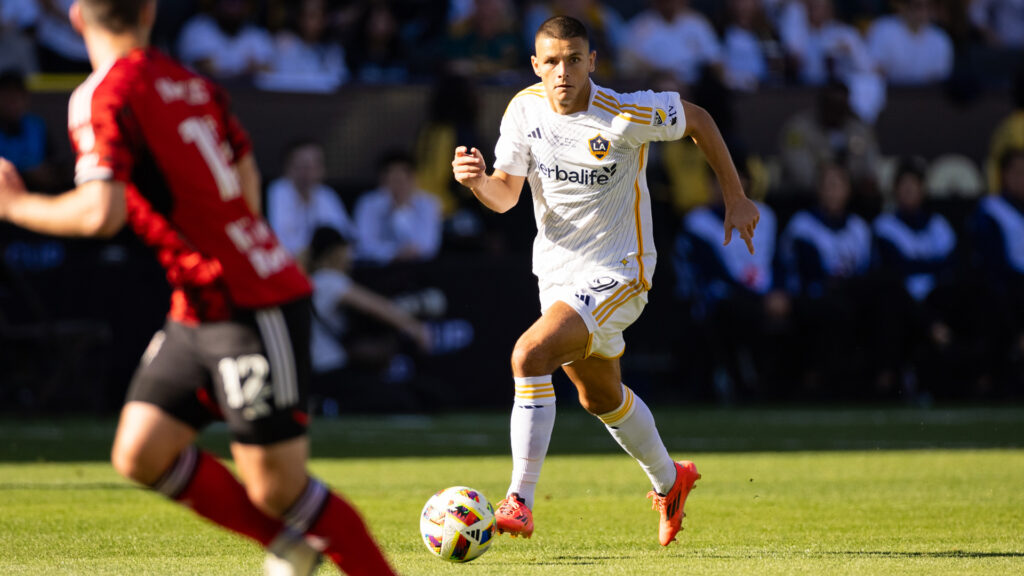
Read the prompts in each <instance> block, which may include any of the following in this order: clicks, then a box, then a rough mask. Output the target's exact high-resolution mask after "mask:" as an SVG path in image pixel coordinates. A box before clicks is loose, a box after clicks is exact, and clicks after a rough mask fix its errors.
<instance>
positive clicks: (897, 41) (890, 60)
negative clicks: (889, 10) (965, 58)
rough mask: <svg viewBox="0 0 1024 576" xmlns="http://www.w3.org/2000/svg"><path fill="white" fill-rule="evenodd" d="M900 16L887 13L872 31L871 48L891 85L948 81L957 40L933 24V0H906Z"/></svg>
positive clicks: (900, 6)
mask: <svg viewBox="0 0 1024 576" xmlns="http://www.w3.org/2000/svg"><path fill="white" fill-rule="evenodd" d="M897 6H898V11H899V14H898V15H893V16H884V17H882V18H879V19H878V20H876V21H875V23H874V24H873V25H872V26H871V29H870V30H869V31H868V51H869V52H870V53H871V56H872V58H874V60H875V62H876V63H877V64H878V68H879V69H880V70H881V71H882V75H883V76H885V78H886V80H888V81H889V83H890V84H896V85H917V84H934V83H937V82H942V81H945V80H946V79H948V78H949V75H950V74H951V73H952V72H953V41H952V40H950V38H949V35H948V34H946V32H945V31H944V30H943V29H942V28H939V27H938V26H936V25H935V24H933V23H932V10H933V8H934V6H933V3H932V0H902V1H901V2H899V3H898V4H897Z"/></svg>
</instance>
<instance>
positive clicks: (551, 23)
mask: <svg viewBox="0 0 1024 576" xmlns="http://www.w3.org/2000/svg"><path fill="white" fill-rule="evenodd" d="M541 36H550V37H551V38H554V39H556V40H571V39H573V38H583V40H585V41H586V42H587V44H588V45H589V44H590V34H589V33H588V32H587V27H586V26H584V25H583V22H580V21H579V20H577V19H575V18H573V17H572V16H552V17H551V18H548V19H547V20H545V21H544V22H543V23H542V24H541V25H540V28H537V34H536V35H535V36H534V39H537V38H540V37H541Z"/></svg>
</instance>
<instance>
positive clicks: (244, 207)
mask: <svg viewBox="0 0 1024 576" xmlns="http://www.w3.org/2000/svg"><path fill="white" fill-rule="evenodd" d="M68 131H69V133H70V135H71V142H72V145H73V147H74V150H75V153H76V155H77V163H76V166H75V181H76V183H77V184H82V183H84V182H88V181H90V180H97V179H104V180H115V181H118V182H123V183H124V184H125V185H126V194H127V202H128V223H129V225H130V226H131V227H132V229H133V230H134V231H135V233H136V234H138V235H139V237H140V238H142V240H143V241H144V242H145V243H146V244H147V245H149V246H151V247H152V248H153V249H154V250H155V251H156V254H157V258H158V259H159V261H160V263H161V264H162V265H163V267H164V268H165V270H166V271H167V279H168V281H169V282H170V283H171V286H172V288H173V289H174V291H175V293H174V296H173V298H172V307H171V316H172V318H174V319H176V320H181V321H210V320H221V319H224V317H225V316H226V315H228V314H230V309H231V308H232V307H239V308H246V309H255V308H265V307H270V306H276V305H278V304H283V303H285V302H289V301H292V300H296V299H298V298H301V297H304V296H307V295H309V294H310V292H311V287H310V283H309V281H308V280H307V279H306V277H305V275H304V274H303V273H302V271H301V270H300V269H299V268H298V266H297V265H296V264H295V262H294V260H293V259H292V257H291V255H289V254H288V252H287V251H286V250H285V249H284V248H283V247H282V246H281V245H280V243H279V242H278V239H277V237H276V236H275V235H274V233H273V232H272V231H271V229H270V226H269V225H268V224H267V222H266V220H265V219H264V218H263V217H261V216H260V215H258V214H255V213H253V211H252V210H251V209H250V208H249V206H248V204H247V203H246V201H245V198H244V197H243V194H242V189H241V185H240V182H239V179H238V175H237V172H236V171H235V169H234V164H235V163H236V162H237V161H238V160H239V159H241V158H243V157H244V156H245V155H246V154H249V153H250V151H251V144H250V142H249V138H248V135H247V134H246V133H245V131H244V129H243V128H242V127H241V125H240V124H239V123H238V120H237V119H236V118H235V117H234V115H233V114H232V113H231V112H230V108H229V105H228V99H227V95H226V94H225V93H224V91H223V90H221V89H220V88H219V87H218V86H216V85H215V84H213V83H212V82H210V81H209V80H207V79H205V78H203V77H201V76H198V75H196V74H195V73H193V72H191V71H190V70H188V69H186V68H185V67H183V66H182V65H180V64H178V63H177V62H175V61H174V60H172V59H171V58H169V57H167V56H165V55H163V54H161V53H160V52H159V51H157V50H155V49H138V50H134V51H132V52H131V53H129V54H128V55H126V56H124V57H122V58H120V59H118V60H117V61H115V62H114V63H113V64H111V65H110V66H108V67H107V68H105V69H102V70H97V71H95V72H94V73H93V74H92V75H90V76H89V78H88V79H87V80H86V81H85V82H83V83H82V85H81V86H79V87H78V88H77V89H76V90H75V92H74V94H72V96H71V102H70V105H69V111H68Z"/></svg>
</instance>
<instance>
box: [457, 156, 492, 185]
mask: <svg viewBox="0 0 1024 576" xmlns="http://www.w3.org/2000/svg"><path fill="white" fill-rule="evenodd" d="M452 174H454V175H455V181H456V182H458V183H459V184H462V185H463V186H465V187H466V188H470V189H472V188H479V187H480V186H483V184H484V182H485V181H486V180H487V163H486V162H484V155H483V154H481V153H480V151H479V150H477V149H476V148H471V149H469V150H466V147H465V146H459V147H458V148H456V149H455V159H453V160H452Z"/></svg>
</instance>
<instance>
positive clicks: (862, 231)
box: [779, 162, 871, 392]
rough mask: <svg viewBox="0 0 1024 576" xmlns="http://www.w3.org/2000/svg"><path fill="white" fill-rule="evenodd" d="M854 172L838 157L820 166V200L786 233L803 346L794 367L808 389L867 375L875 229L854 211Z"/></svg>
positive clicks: (785, 260) (782, 250)
mask: <svg viewBox="0 0 1024 576" xmlns="http://www.w3.org/2000/svg"><path fill="white" fill-rule="evenodd" d="M849 201H850V179H849V174H848V173H847V170H846V168H845V167H844V166H843V165H842V164H839V163H835V162H825V163H823V164H822V165H821V167H820V171H819V184H818V205H817V206H816V207H815V208H814V209H811V210H802V211H800V212H797V213H796V214H795V215H794V216H793V218H792V219H791V220H790V221H789V224H787V226H786V228H785V230H784V231H783V233H782V236H781V237H780V239H779V264H780V266H781V272H780V273H781V274H782V275H783V278H780V281H781V282H784V284H781V285H784V286H785V287H786V289H787V291H788V292H789V293H790V295H791V296H792V297H793V298H795V301H794V306H793V315H794V321H795V323H796V330H797V332H798V336H797V338H798V342H799V344H798V346H797V348H796V349H795V350H794V351H795V352H796V353H797V357H796V358H792V359H791V362H790V364H791V365H792V366H800V367H802V368H804V373H803V375H802V376H801V377H800V380H801V381H802V383H803V385H804V388H805V391H807V392H826V390H825V389H824V388H823V387H825V386H827V387H828V388H829V389H830V390H832V391H839V390H840V389H841V388H842V387H843V386H844V385H847V384H852V383H854V382H856V381H857V380H858V377H860V376H863V375H862V374H857V369H858V368H862V367H863V359H864V356H865V351H864V350H863V346H862V345H861V344H862V343H863V341H864V340H863V339H862V338H863V336H862V331H863V330H865V329H866V328H868V326H866V324H867V322H865V321H864V320H865V315H864V310H863V308H864V307H865V304H866V298H865V296H866V293H865V292H864V290H863V286H862V284H861V282H860V280H861V279H862V278H863V276H864V274H865V273H866V272H867V271H868V265H869V264H870V261H871V228H870V227H869V226H868V224H867V222H865V221H864V220H863V219H862V218H860V217H859V216H857V215H855V214H852V213H851V212H850V211H849V207H848V205H849Z"/></svg>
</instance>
